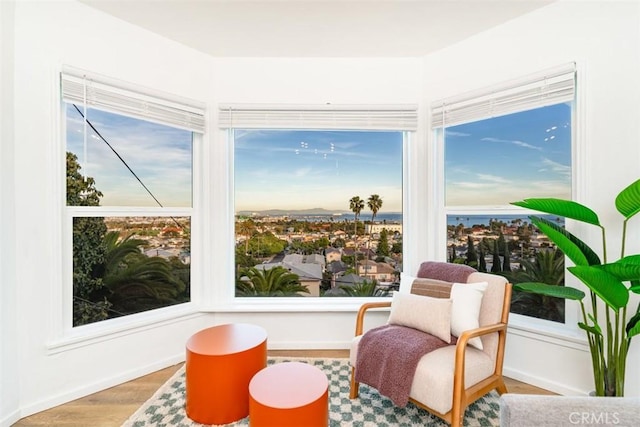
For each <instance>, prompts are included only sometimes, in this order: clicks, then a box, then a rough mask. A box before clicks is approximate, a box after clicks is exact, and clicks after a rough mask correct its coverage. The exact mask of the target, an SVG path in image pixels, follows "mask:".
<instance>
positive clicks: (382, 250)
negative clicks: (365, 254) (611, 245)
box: [376, 228, 391, 257]
mask: <svg viewBox="0 0 640 427" xmlns="http://www.w3.org/2000/svg"><path fill="white" fill-rule="evenodd" d="M390 254H391V251H390V250H389V232H388V231H387V229H386V228H383V229H382V231H381V232H380V238H379V239H378V248H377V249H376V255H378V256H381V257H387V256H389V255H390Z"/></svg>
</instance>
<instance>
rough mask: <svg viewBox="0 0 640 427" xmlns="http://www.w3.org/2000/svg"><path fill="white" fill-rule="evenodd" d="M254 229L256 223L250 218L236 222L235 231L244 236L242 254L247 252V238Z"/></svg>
mask: <svg viewBox="0 0 640 427" xmlns="http://www.w3.org/2000/svg"><path fill="white" fill-rule="evenodd" d="M255 229H256V224H255V223H254V222H253V220H252V219H247V220H244V221H240V222H238V223H236V233H238V234H241V235H243V236H244V237H245V238H244V254H245V255H246V254H247V253H248V252H249V239H250V238H251V235H252V234H253V232H254V230H255Z"/></svg>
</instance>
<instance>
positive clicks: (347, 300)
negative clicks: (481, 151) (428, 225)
mask: <svg viewBox="0 0 640 427" xmlns="http://www.w3.org/2000/svg"><path fill="white" fill-rule="evenodd" d="M217 121H218V127H219V128H220V130H219V131H218V134H217V137H218V138H219V140H220V141H224V142H225V143H224V144H219V146H223V147H224V148H221V147H217V149H218V150H221V151H219V153H221V152H222V151H224V157H222V156H216V157H215V158H214V159H212V161H213V162H214V163H213V164H212V168H215V167H216V165H217V166H220V167H221V168H224V170H225V176H226V180H227V182H228V183H229V185H228V188H227V189H226V190H227V193H226V197H225V199H224V203H225V204H226V206H228V209H227V212H225V213H224V217H223V218H222V217H221V218H220V220H219V221H217V224H216V228H217V229H218V233H220V235H224V239H222V238H221V239H215V241H214V242H212V243H213V244H214V245H215V247H214V248H213V253H217V254H226V255H224V259H220V260H219V262H220V263H219V265H223V266H225V268H224V272H223V273H221V274H220V275H218V276H222V277H223V278H222V279H221V280H220V279H218V280H215V283H216V284H217V285H218V286H211V287H208V289H207V290H206V292H210V294H209V295H207V297H206V298H205V299H206V300H207V301H209V302H210V304H209V305H208V306H207V307H206V310H207V311H216V312H251V313H261V312H328V311H329V312H353V311H357V309H358V308H359V307H360V305H362V303H364V302H368V301H372V300H375V301H384V300H389V299H390V297H382V298H380V297H370V298H365V297H362V298H361V297H335V298H334V297H332V298H286V297H278V298H273V297H265V298H244V297H236V296H235V275H234V270H235V269H234V262H235V259H234V258H235V257H234V254H235V233H234V231H235V223H234V219H235V212H234V210H235V203H234V192H235V185H234V173H233V165H234V164H235V163H234V146H233V129H247V128H249V129H311V130H352V131H358V130H390V131H402V132H403V135H404V137H403V154H402V157H403V159H402V161H403V185H402V191H403V195H402V198H403V245H404V247H403V260H406V259H407V258H408V257H409V258H411V257H412V256H411V255H409V254H410V253H411V252H413V251H412V250H411V246H412V245H409V244H407V239H406V238H405V237H404V236H405V235H406V233H408V232H410V231H411V227H413V226H414V225H415V224H412V222H411V220H410V218H417V214H416V215H412V214H410V213H409V212H410V211H411V212H413V211H414V210H416V208H415V207H414V206H413V205H414V204H412V203H409V202H408V194H409V191H410V190H411V189H412V188H413V187H412V186H411V185H409V183H408V182H409V181H408V177H409V172H408V171H409V170H411V169H413V168H414V166H410V164H411V165H413V164H415V165H418V164H419V163H420V162H419V161H418V160H417V159H414V158H411V157H410V156H409V154H410V153H412V152H413V151H415V150H416V148H415V146H416V144H417V140H418V139H417V133H418V106H417V105H413V104H402V105H292V104H291V105H290V104H221V105H220V106H219V113H218V117H217ZM212 191H215V190H214V189H212ZM214 203H215V202H214ZM222 221H224V223H223V222H222ZM404 230H409V231H404ZM213 232H214V234H216V235H218V233H216V231H215V230H214V231H213ZM406 265H407V264H406V262H404V263H403V266H406Z"/></svg>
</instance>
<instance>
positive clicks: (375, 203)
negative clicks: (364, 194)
mask: <svg viewBox="0 0 640 427" xmlns="http://www.w3.org/2000/svg"><path fill="white" fill-rule="evenodd" d="M367 206H368V207H369V209H370V210H371V227H370V228H369V241H368V242H367V257H369V255H370V253H371V251H370V250H369V249H370V246H371V231H373V221H374V220H375V219H376V215H377V214H378V211H379V210H380V208H381V207H382V199H381V198H380V196H378V195H377V194H372V195H370V196H369V198H368V199H367Z"/></svg>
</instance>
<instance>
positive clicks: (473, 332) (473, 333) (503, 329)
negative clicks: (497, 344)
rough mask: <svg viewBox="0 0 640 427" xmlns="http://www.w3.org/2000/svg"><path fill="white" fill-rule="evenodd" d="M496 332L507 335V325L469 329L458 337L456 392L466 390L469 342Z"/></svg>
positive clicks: (454, 379)
mask: <svg viewBox="0 0 640 427" xmlns="http://www.w3.org/2000/svg"><path fill="white" fill-rule="evenodd" d="M495 332H498V333H500V334H506V333H507V324H506V323H496V324H493V325H487V326H482V327H480V328H475V329H469V330H467V331H464V332H463V333H461V334H460V336H459V337H458V342H457V343H456V359H455V365H454V378H453V388H454V390H456V389H458V390H459V391H460V392H461V391H462V390H464V365H465V356H466V352H465V350H466V349H467V343H468V342H469V340H470V339H471V338H474V337H480V336H482V335H488V334H493V333H495Z"/></svg>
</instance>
